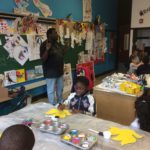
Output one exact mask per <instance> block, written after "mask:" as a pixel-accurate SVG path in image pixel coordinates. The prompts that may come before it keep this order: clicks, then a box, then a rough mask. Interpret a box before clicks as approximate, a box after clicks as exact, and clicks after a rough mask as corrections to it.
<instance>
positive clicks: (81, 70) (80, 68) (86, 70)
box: [76, 61, 95, 90]
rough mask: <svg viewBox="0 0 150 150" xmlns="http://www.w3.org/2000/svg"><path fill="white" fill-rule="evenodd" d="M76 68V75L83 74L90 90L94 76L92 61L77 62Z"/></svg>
mask: <svg viewBox="0 0 150 150" xmlns="http://www.w3.org/2000/svg"><path fill="white" fill-rule="evenodd" d="M76 70H77V76H85V77H87V79H88V80H89V90H92V88H93V87H94V78H95V73H94V62H93V61H90V62H86V63H82V64H77V65H76Z"/></svg>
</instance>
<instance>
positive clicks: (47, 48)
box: [46, 42, 52, 51]
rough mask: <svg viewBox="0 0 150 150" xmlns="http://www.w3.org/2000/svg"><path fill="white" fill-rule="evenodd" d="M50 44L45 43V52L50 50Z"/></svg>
mask: <svg viewBox="0 0 150 150" xmlns="http://www.w3.org/2000/svg"><path fill="white" fill-rule="evenodd" d="M51 46H52V44H51V43H50V42H46V50H47V51H49V49H50V48H51Z"/></svg>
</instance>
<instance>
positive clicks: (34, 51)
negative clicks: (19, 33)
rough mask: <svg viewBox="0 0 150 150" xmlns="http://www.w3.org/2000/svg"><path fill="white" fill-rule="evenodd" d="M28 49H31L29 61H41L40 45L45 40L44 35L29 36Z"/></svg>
mask: <svg viewBox="0 0 150 150" xmlns="http://www.w3.org/2000/svg"><path fill="white" fill-rule="evenodd" d="M27 40H28V47H29V60H30V61H33V60H37V59H40V45H41V43H42V42H43V41H44V40H45V36H42V35H30V34H28V35H27Z"/></svg>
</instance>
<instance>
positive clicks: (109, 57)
mask: <svg viewBox="0 0 150 150" xmlns="http://www.w3.org/2000/svg"><path fill="white" fill-rule="evenodd" d="M92 9H93V13H92V15H93V21H94V20H95V17H96V16H97V15H100V16H101V20H102V22H105V23H106V24H107V26H106V37H107V47H108V48H109V40H110V39H109V33H110V32H114V33H115V35H116V41H117V28H118V26H117V25H118V0H93V1H92ZM115 51H117V50H115ZM115 68H116V52H113V53H106V54H105V62H104V63H100V64H97V65H95V75H99V74H102V73H104V72H108V71H111V70H114V69H115Z"/></svg>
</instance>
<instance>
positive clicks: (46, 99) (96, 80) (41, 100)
mask: <svg viewBox="0 0 150 150" xmlns="http://www.w3.org/2000/svg"><path fill="white" fill-rule="evenodd" d="M112 73H113V72H111V73H108V74H104V75H101V76H98V77H96V78H95V86H96V85H98V84H100V83H101V80H102V79H103V78H105V77H106V76H109V75H111V74H112ZM69 94H70V93H64V95H63V98H64V99H66V98H67V97H68V95H69ZM37 102H48V98H47V97H45V98H42V99H39V100H37V101H35V102H34V103H37Z"/></svg>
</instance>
